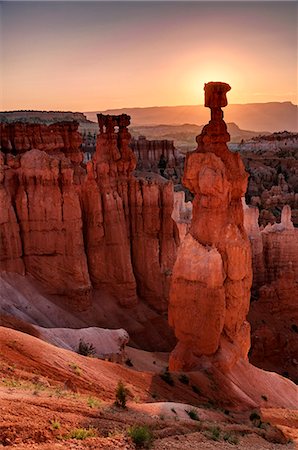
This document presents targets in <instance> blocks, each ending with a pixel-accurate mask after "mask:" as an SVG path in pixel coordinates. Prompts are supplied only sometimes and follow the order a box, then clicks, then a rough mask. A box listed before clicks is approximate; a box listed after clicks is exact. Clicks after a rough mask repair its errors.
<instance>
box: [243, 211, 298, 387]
mask: <svg viewBox="0 0 298 450" xmlns="http://www.w3.org/2000/svg"><path fill="white" fill-rule="evenodd" d="M258 215H259V211H258V209H257V208H253V207H250V208H249V207H247V206H245V207H244V217H245V222H244V223H245V228H246V230H247V233H248V235H249V238H250V240H251V244H252V254H253V270H254V276H253V289H252V293H253V295H252V302H251V306H250V312H249V316H248V317H249V322H250V323H251V327H252V342H251V344H252V345H251V350H250V361H251V362H252V363H253V364H255V365H256V366H258V367H262V368H264V369H268V370H273V371H275V372H279V373H281V374H283V375H285V376H289V377H290V378H292V379H293V380H294V381H296V382H297V381H298V359H297V354H298V339H297V333H298V309H297V298H298V229H297V228H294V226H293V224H292V222H291V209H290V207H289V206H285V207H284V208H283V210H282V214H281V222H280V223H275V224H273V225H271V224H268V225H267V226H266V227H265V228H264V229H262V230H261V229H260V228H259V224H258Z"/></svg>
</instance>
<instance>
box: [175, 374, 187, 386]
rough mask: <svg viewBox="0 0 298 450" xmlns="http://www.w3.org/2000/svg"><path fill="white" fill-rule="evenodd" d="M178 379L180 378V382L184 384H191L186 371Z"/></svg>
mask: <svg viewBox="0 0 298 450" xmlns="http://www.w3.org/2000/svg"><path fill="white" fill-rule="evenodd" d="M178 379H179V381H180V383H182V384H189V378H188V376H187V375H185V374H184V373H182V374H181V375H180V376H179V378H178Z"/></svg>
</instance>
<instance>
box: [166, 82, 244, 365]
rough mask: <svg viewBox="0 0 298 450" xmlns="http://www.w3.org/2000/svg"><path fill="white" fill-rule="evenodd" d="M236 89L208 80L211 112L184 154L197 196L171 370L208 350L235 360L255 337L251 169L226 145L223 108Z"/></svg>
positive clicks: (174, 303)
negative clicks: (247, 222) (245, 203)
mask: <svg viewBox="0 0 298 450" xmlns="http://www.w3.org/2000/svg"><path fill="white" fill-rule="evenodd" d="M230 89H231V88H230V86H229V85H228V84H226V83H221V82H210V83H207V84H205V87H204V90H205V106H206V107H209V108H210V109H211V120H210V121H209V123H208V124H207V125H205V127H204V128H203V130H202V133H201V134H200V135H199V136H198V137H197V139H196V140H197V143H198V147H197V149H196V150H195V151H194V152H191V153H188V155H187V157H186V162H185V169H184V177H183V184H184V186H186V187H187V188H188V189H189V190H190V191H191V192H192V193H193V194H194V196H195V197H194V201H193V219H192V223H191V227H190V230H189V233H188V234H187V235H186V237H185V239H184V241H183V242H182V244H181V246H180V248H179V251H178V257H177V260H176V263H175V266H174V270H173V278H172V285H171V292H170V302H169V322H170V324H171V325H172V326H173V328H174V331H175V334H176V337H177V339H178V344H177V346H176V348H175V349H174V351H173V352H172V354H171V358H170V368H171V369H172V370H187V369H191V368H195V367H199V366H200V365H202V364H205V363H206V360H210V358H211V359H212V360H216V361H217V363H218V364H223V365H229V366H231V365H232V364H233V363H234V362H235V361H237V359H239V358H241V357H242V358H246V357H247V352H248V349H249V345H250V328H249V324H248V322H247V321H246V315H247V313H248V308H249V298H250V287H251V280H252V271H251V253H250V244H249V241H248V238H247V236H246V234H245V231H244V227H243V212H242V203H241V197H242V196H243V195H244V193H245V191H246V187H247V173H246V172H245V169H244V166H243V163H242V161H241V159H240V156H239V154H235V153H232V152H230V151H229V149H228V147H227V144H226V143H227V142H228V141H229V139H230V136H229V134H228V132H227V127H226V124H225V122H224V120H223V112H222V109H221V108H222V107H224V106H226V105H227V98H226V93H227V92H228V91H229V90H230ZM206 358H207V359H206Z"/></svg>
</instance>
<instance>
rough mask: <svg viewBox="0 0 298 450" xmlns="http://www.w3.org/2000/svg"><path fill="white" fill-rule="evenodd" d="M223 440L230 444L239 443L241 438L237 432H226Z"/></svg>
mask: <svg viewBox="0 0 298 450" xmlns="http://www.w3.org/2000/svg"><path fill="white" fill-rule="evenodd" d="M223 440H224V441H226V442H228V443H229V444H233V445H237V444H239V439H238V437H237V436H236V435H235V434H232V433H225V434H224V435H223Z"/></svg>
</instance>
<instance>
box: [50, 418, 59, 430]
mask: <svg viewBox="0 0 298 450" xmlns="http://www.w3.org/2000/svg"><path fill="white" fill-rule="evenodd" d="M50 424H51V428H52V430H59V429H60V426H61V425H60V422H59V420H56V419H52V420H50Z"/></svg>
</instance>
